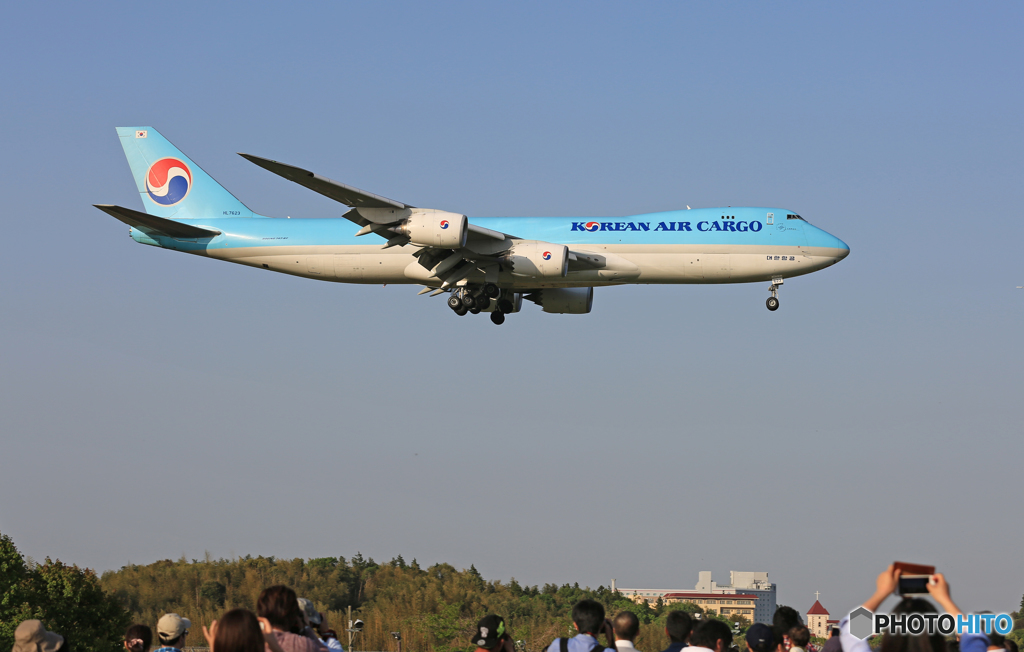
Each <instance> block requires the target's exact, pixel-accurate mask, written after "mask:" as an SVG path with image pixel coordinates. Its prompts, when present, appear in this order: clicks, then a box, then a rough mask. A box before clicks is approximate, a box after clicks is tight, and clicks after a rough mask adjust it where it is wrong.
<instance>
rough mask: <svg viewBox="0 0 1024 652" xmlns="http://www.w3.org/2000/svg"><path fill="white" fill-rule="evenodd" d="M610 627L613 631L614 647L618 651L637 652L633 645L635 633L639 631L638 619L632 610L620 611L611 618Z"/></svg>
mask: <svg viewBox="0 0 1024 652" xmlns="http://www.w3.org/2000/svg"><path fill="white" fill-rule="evenodd" d="M612 629H613V630H614V631H615V647H616V648H617V650H618V652H637V649H636V647H635V645H634V644H635V643H636V637H637V634H639V633H640V619H639V618H637V617H636V614H635V613H633V612H632V611H620V612H619V613H617V614H615V618H612Z"/></svg>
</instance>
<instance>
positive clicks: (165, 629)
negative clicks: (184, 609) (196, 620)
mask: <svg viewBox="0 0 1024 652" xmlns="http://www.w3.org/2000/svg"><path fill="white" fill-rule="evenodd" d="M191 626H192V621H191V620H189V619H188V618H182V617H181V616H179V615H178V614H164V615H163V616H160V620H158V621H157V623H156V637H157V640H158V641H159V642H160V647H158V648H157V649H156V650H154V652H174V651H175V650H178V651H179V652H180V650H181V649H182V648H184V647H185V638H186V637H187V636H188V629H189V627H191Z"/></svg>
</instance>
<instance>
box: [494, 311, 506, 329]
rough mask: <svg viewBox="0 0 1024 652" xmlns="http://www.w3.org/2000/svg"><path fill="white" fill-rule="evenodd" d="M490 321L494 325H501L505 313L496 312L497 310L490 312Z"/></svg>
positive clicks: (503, 321)
mask: <svg viewBox="0 0 1024 652" xmlns="http://www.w3.org/2000/svg"><path fill="white" fill-rule="evenodd" d="M491 323H493V324H494V325H495V326H501V325H502V324H504V323H505V313H503V312H498V311H495V312H492V313H491Z"/></svg>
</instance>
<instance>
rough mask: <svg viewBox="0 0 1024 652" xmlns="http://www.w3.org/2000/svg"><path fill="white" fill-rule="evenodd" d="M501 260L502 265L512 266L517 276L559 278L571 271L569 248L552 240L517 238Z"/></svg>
mask: <svg viewBox="0 0 1024 652" xmlns="http://www.w3.org/2000/svg"><path fill="white" fill-rule="evenodd" d="M500 260H501V263H502V265H506V266H508V267H511V268H512V274H514V275H515V276H531V277H535V278H558V277H562V276H565V274H566V273H567V272H568V271H569V248H568V247H566V246H565V245H559V244H552V243H550V242H540V241H537V240H517V241H516V243H515V244H513V245H512V247H511V248H510V249H509V250H508V251H506V252H504V253H503V254H502V256H501V257H500Z"/></svg>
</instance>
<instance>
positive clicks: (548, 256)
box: [540, 251, 551, 260]
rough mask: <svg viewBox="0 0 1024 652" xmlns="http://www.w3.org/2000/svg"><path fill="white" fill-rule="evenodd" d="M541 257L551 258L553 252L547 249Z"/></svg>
mask: <svg viewBox="0 0 1024 652" xmlns="http://www.w3.org/2000/svg"><path fill="white" fill-rule="evenodd" d="M540 257H541V258H543V259H544V260H551V252H550V251H545V252H544V253H542V254H541V255H540Z"/></svg>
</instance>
